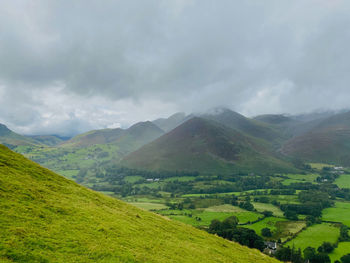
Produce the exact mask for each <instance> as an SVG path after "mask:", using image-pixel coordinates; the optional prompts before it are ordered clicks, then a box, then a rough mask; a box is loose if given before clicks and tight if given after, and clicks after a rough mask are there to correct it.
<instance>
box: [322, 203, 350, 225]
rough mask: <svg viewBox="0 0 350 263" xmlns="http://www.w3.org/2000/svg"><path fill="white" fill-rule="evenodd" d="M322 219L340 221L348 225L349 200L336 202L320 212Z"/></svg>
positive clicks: (349, 214)
mask: <svg viewBox="0 0 350 263" xmlns="http://www.w3.org/2000/svg"><path fill="white" fill-rule="evenodd" d="M322 215H323V216H322V220H325V221H332V222H340V223H343V224H344V225H347V226H349V227H350V202H336V203H335V206H334V207H330V208H326V209H325V210H323V212H322Z"/></svg>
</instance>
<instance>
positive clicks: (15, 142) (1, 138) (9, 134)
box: [0, 123, 41, 148]
mask: <svg viewBox="0 0 350 263" xmlns="http://www.w3.org/2000/svg"><path fill="white" fill-rule="evenodd" d="M0 143H1V144H4V145H6V146H8V147H9V148H15V147H16V146H19V145H40V144H41V143H40V142H39V141H36V140H35V139H33V138H30V137H26V136H23V135H19V134H17V133H15V132H13V131H11V130H10V129H9V128H7V127H6V126H5V125H4V124H1V123H0Z"/></svg>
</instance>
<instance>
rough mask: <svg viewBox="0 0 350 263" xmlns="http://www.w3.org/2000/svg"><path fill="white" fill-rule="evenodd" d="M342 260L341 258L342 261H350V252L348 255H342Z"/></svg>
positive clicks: (346, 262)
mask: <svg viewBox="0 0 350 263" xmlns="http://www.w3.org/2000/svg"><path fill="white" fill-rule="evenodd" d="M340 260H341V262H342V263H350V254H347V255H345V256H342V257H341V258H340Z"/></svg>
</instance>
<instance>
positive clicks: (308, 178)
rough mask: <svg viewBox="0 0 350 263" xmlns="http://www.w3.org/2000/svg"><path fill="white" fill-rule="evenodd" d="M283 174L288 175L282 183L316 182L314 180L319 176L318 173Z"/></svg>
mask: <svg viewBox="0 0 350 263" xmlns="http://www.w3.org/2000/svg"><path fill="white" fill-rule="evenodd" d="M283 176H286V177H288V179H284V180H283V181H282V184H283V185H290V184H293V183H305V182H309V183H316V182H315V180H316V178H317V177H318V176H319V175H318V174H284V175H283Z"/></svg>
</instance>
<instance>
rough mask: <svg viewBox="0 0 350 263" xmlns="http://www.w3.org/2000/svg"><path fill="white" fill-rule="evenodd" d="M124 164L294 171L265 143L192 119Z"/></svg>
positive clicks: (210, 170) (203, 169) (229, 170)
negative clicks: (270, 150)
mask: <svg viewBox="0 0 350 263" xmlns="http://www.w3.org/2000/svg"><path fill="white" fill-rule="evenodd" d="M122 164H123V165H125V166H128V167H131V168H136V169H146V170H183V171H186V170H187V171H199V172H203V173H232V172H238V171H244V172H254V171H255V172H258V171H259V172H277V171H288V170H289V171H291V170H294V168H293V167H292V166H291V165H290V164H289V163H287V162H285V161H283V160H280V159H278V158H276V157H275V156H274V155H273V154H272V153H271V152H269V146H268V145H266V142H265V141H263V140H259V139H256V138H252V137H249V136H245V135H243V134H241V133H239V132H237V131H235V130H233V129H230V128H228V127H226V126H224V125H221V124H218V123H216V122H214V121H209V120H205V119H202V118H192V119H190V120H189V121H187V122H185V123H184V124H182V125H180V126H179V127H177V128H175V129H174V130H172V131H171V132H169V133H167V134H165V135H163V136H162V137H160V138H158V139H157V140H155V141H154V142H152V143H149V144H147V145H145V146H143V147H141V148H140V149H139V150H137V151H136V152H133V153H131V154H130V155H128V156H127V157H126V158H124V159H123V161H122Z"/></svg>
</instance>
